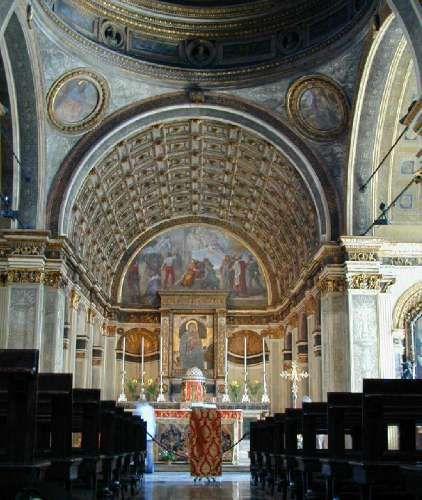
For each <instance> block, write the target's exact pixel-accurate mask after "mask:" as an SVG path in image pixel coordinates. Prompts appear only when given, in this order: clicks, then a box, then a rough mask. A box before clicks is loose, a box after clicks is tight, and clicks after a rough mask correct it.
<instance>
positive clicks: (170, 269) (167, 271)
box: [161, 252, 176, 288]
mask: <svg viewBox="0 0 422 500" xmlns="http://www.w3.org/2000/svg"><path fill="white" fill-rule="evenodd" d="M175 260H176V257H175V256H174V255H172V254H171V252H168V254H167V257H166V258H165V259H164V262H163V265H162V267H161V269H162V271H163V273H164V288H168V287H169V286H173V285H174V283H175V281H176V274H175V271H174V264H175Z"/></svg>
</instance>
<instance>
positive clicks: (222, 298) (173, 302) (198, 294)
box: [159, 291, 228, 310]
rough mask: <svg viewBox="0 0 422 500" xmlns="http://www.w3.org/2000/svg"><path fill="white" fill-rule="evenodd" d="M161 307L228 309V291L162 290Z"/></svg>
mask: <svg viewBox="0 0 422 500" xmlns="http://www.w3.org/2000/svg"><path fill="white" fill-rule="evenodd" d="M159 293H160V297H161V309H164V310H165V309H190V308H198V309H226V307H227V295H228V293H227V292H211V291H210V292H203V291H195V292H185V291H180V292H176V291H174V292H164V291H161V292H159Z"/></svg>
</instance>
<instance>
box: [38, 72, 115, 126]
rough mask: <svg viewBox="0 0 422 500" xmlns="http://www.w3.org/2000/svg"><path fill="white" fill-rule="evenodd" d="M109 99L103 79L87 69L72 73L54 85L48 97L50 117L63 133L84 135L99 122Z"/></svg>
mask: <svg viewBox="0 0 422 500" xmlns="http://www.w3.org/2000/svg"><path fill="white" fill-rule="evenodd" d="M108 99H109V89H108V85H107V82H106V81H105V80H104V78H102V77H100V76H99V75H97V74H96V73H93V72H92V71H87V70H85V69H77V70H73V71H71V72H69V73H66V74H65V75H63V76H62V77H60V78H59V79H58V80H56V82H55V83H54V84H53V85H52V87H51V89H50V91H49V93H48V95H47V106H48V115H49V118H50V120H51V122H52V123H53V124H54V125H55V126H56V127H57V128H58V129H60V130H61V131H62V132H68V133H80V132H84V131H86V130H88V129H90V128H93V127H95V126H96V125H98V124H99V123H100V121H101V119H102V118H103V116H104V113H105V110H106V108H107V104H108Z"/></svg>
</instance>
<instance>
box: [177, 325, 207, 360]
mask: <svg viewBox="0 0 422 500" xmlns="http://www.w3.org/2000/svg"><path fill="white" fill-rule="evenodd" d="M180 365H181V368H182V369H184V370H187V369H188V368H193V367H194V366H196V367H197V368H200V369H201V370H203V369H204V350H203V347H202V341H201V338H200V336H199V330H198V323H197V322H196V321H195V320H191V321H188V322H187V323H186V327H185V331H184V332H183V333H182V335H181V336H180Z"/></svg>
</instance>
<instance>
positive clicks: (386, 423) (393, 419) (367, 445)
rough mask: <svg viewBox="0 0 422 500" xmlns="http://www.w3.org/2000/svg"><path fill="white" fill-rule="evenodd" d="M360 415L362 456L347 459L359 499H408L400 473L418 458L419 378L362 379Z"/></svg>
mask: <svg viewBox="0 0 422 500" xmlns="http://www.w3.org/2000/svg"><path fill="white" fill-rule="evenodd" d="M362 417H363V418H362V423H363V436H362V458H361V459H360V460H359V461H352V462H351V465H352V473H353V480H354V481H355V483H356V484H357V485H358V486H359V490H360V496H361V498H362V499H363V498H365V499H368V500H371V499H372V498H373V497H374V495H376V496H377V497H380V498H390V499H399V498H409V495H406V490H405V482H404V479H403V478H404V475H403V474H402V472H403V466H409V465H412V464H416V462H418V461H421V460H422V450H417V449H416V439H415V431H416V426H417V425H418V424H419V425H420V422H421V417H422V380H364V381H363V410H362Z"/></svg>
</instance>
